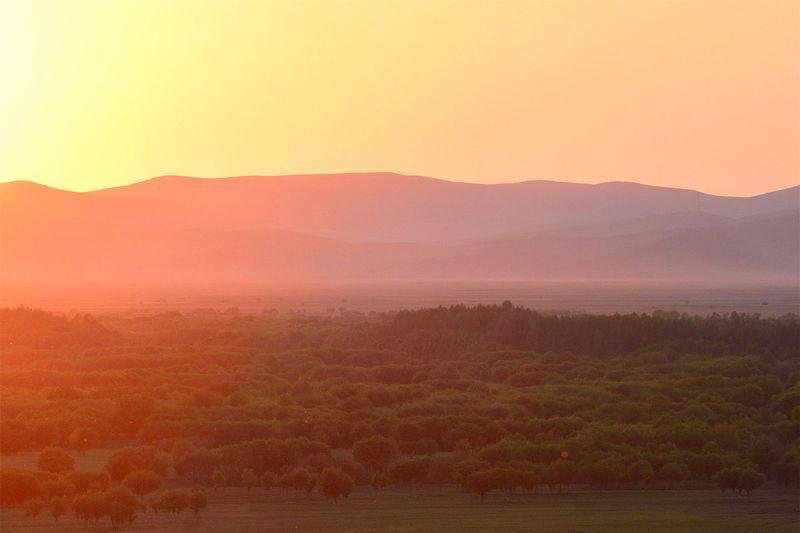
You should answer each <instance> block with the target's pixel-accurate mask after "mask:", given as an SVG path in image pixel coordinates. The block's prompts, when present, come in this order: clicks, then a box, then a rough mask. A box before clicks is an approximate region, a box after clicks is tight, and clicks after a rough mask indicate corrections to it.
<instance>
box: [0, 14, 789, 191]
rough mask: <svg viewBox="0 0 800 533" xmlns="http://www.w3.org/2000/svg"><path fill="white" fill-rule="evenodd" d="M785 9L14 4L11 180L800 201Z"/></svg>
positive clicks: (6, 56)
mask: <svg viewBox="0 0 800 533" xmlns="http://www.w3.org/2000/svg"><path fill="white" fill-rule="evenodd" d="M798 5H799V3H798V2H797V1H796V0H787V1H768V0H757V1H733V0H732V1H710V0H709V1H699V2H691V1H679V0H670V1H658V0H641V1H632V0H629V1H614V0H603V1H590V0H583V1H577V0H576V1H560V2H557V1H554V2H546V1H534V0H530V1H524V2H514V1H481V2H470V1H444V0H431V1H426V2H419V1H399V0H398V1H392V2H389V1H378V0H370V1H361V2H359V1H350V2H344V1H336V0H322V1H287V2H277V1H276V2H271V1H268V0H262V1H252V2H247V1H234V0H224V1H223V0H220V1H217V2H202V1H200V0H191V1H188V0H187V1H182V0H134V1H127V0H113V1H111V0H109V1H87V0H64V1H35V0H3V1H2V2H0V75H2V77H3V80H2V83H0V180H10V179H31V180H35V181H38V182H41V183H46V184H49V185H53V186H57V187H61V188H67V189H74V190H86V189H93V188H100V187H106V186H111V185H118V184H122V183H129V182H132V181H138V180H141V179H145V178H149V177H152V176H156V175H161V174H173V173H174V174H186V175H195V176H230V175H237V174H287V173H299V172H338V171H371V170H390V171H398V172H405V173H418V174H425V175H430V176H436V177H444V178H449V179H458V180H464V181H480V182H503V181H518V180H523V179H534V178H547V179H564V180H570V181H582V182H599V181H608V180H617V179H622V180H633V181H639V182H644V183H650V184H657V185H668V186H677V187H691V188H697V189H700V190H703V191H707V192H712V193H720V194H737V195H750V194H756V193H761V192H765V191H768V190H773V189H778V188H783V187H787V186H791V185H795V184H797V183H798V182H800V177H799V176H800V101H799V100H800V73H799V70H800V67H799V62H800V59H799V58H800V45H799V44H798V41H799V37H798V35H799V34H800V31H799V30H798V28H799V27H800V8H798Z"/></svg>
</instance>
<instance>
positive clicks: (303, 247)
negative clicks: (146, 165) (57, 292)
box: [0, 173, 800, 284]
mask: <svg viewBox="0 0 800 533" xmlns="http://www.w3.org/2000/svg"><path fill="white" fill-rule="evenodd" d="M799 213H800V188H798V187H793V188H790V189H785V190H782V191H776V192H773V193H768V194H764V195H760V196H755V197H751V198H734V197H723V196H712V195H707V194H703V193H698V192H696V191H690V190H683V189H670V188H663V187H651V186H646V185H640V184H635V183H624V182H612V183H604V184H599V185H584V184H574V183H560V182H553V181H527V182H521V183H513V184H497V185H479V184H467V183H455V182H449V181H443V180H436V179H432V178H425V177H420V176H403V175H398V174H385V173H380V174H331V175H303V176H277V177H259V176H248V177H237V178H226V179H197V178H186V177H180V176H165V177H161V178H155V179H152V180H148V181H145V182H141V183H137V184H133V185H129V186H125V187H117V188H112V189H105V190H100V191H94V192H88V193H74V192H66V191H61V190H57V189H52V188H49V187H44V186H41V185H37V184H34V183H31V182H10V183H5V184H0V280H1V281H3V282H4V283H16V282H29V283H42V284H44V283H59V282H61V281H64V282H80V281H82V280H95V281H101V282H108V283H113V282H126V283H137V282H147V283H151V282H164V283H174V282H178V281H185V282H197V283H208V284H213V283H217V282H225V283H230V282H248V283H249V282H264V281H269V280H290V279H291V280H303V279H309V280H311V279H313V280H334V279H387V278H394V279H407V278H412V279H413V278H434V279H443V278H444V279H506V278H523V279H535V278H547V279H575V278H587V279H600V278H602V279H634V278H636V279H640V278H648V279H652V278H667V279H697V280H706V279H725V280H730V281H737V280H739V281H792V280H796V279H797V276H798V268H800V266H799V265H798V262H799V261H800V259H798V258H799V257H800V244H798V243H800V215H799Z"/></svg>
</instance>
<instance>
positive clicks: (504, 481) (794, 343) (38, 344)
mask: <svg viewBox="0 0 800 533" xmlns="http://www.w3.org/2000/svg"><path fill="white" fill-rule="evenodd" d="M0 319H2V322H0V331H4V333H3V336H2V339H3V342H4V344H3V352H2V361H0V362H2V366H0V385H2V387H0V451H1V452H2V453H6V454H8V453H17V452H21V451H41V450H44V451H43V452H42V454H43V455H44V459H42V458H41V457H40V471H31V472H21V471H17V470H14V471H11V470H4V471H3V472H2V476H3V477H2V478H0V481H1V482H0V493H2V498H3V499H2V503H3V504H4V505H12V506H19V505H26V506H29V507H30V512H31V513H34V512H36V509H40V510H41V509H51V512H54V511H53V509H55V514H54V515H53V516H54V517H55V515H56V514H59V513H61V514H63V512H61V509H62V508H68V509H71V510H72V512H73V513H74V514H75V516H80V517H81V518H84V519H87V518H85V517H87V516H89V517H90V518H88V520H91V519H96V517H97V516H108V517H110V518H111V519H112V520H114V521H124V520H127V519H129V518H130V516H131V515H130V514H129V513H128V514H126V512H127V511H126V509H128V508H129V507H130V505H132V504H131V502H132V501H133V500H131V498H130V497H129V495H128V494H129V493H130V494H132V495H133V497H134V498H135V499H136V502H137V503H136V505H138V509H139V510H141V509H143V508H145V509H149V510H152V511H160V510H166V509H183V508H188V507H187V506H190V501H191V497H192V494H195V495H196V494H199V492H197V491H195V492H194V493H192V492H191V489H185V490H186V491H188V492H186V493H183V496H180V494H179V493H174V494H173V493H165V494H162V495H161V496H153V497H152V498H150V497H149V495H151V494H160V492H158V491H159V490H161V492H163V491H164V490H165V489H164V488H163V481H164V480H165V479H179V480H180V484H181V485H182V486H192V485H198V486H201V487H206V489H204V490H210V489H211V488H219V487H225V486H241V487H247V488H248V489H253V488H257V487H258V488H261V489H264V490H284V491H287V490H290V491H298V493H300V494H304V493H312V492H315V491H317V492H319V493H321V494H323V495H325V496H327V497H329V498H334V499H335V498H339V497H346V496H347V495H348V494H349V493H350V491H351V490H352V488H353V487H354V486H357V485H371V486H372V487H374V488H375V489H383V488H384V487H387V486H390V485H407V484H443V483H448V484H459V485H461V486H462V487H463V488H464V489H465V490H468V491H470V492H474V493H476V494H479V495H481V496H482V495H484V494H486V493H487V492H490V491H493V490H506V491H513V490H526V491H529V490H539V491H554V492H557V491H562V490H571V489H572V488H574V487H584V488H593V487H596V488H603V489H616V488H638V489H648V488H659V489H663V488H667V489H669V488H682V487H683V488H691V487H711V486H717V487H719V488H720V489H721V490H723V491H733V492H740V493H745V494H746V493H749V492H750V491H752V490H754V489H757V488H758V487H760V486H763V485H764V484H777V485H785V486H797V485H798V483H799V482H800V444H799V443H800V357H799V356H798V331H799V330H800V326H798V319H797V317H796V316H787V317H782V318H761V317H758V316H751V315H738V314H731V315H725V316H710V317H688V316H682V315H676V314H672V313H658V314H655V315H635V314H634V315H614V316H570V317H561V316H554V315H542V314H538V313H535V312H533V311H529V310H527V309H522V308H518V307H514V306H512V305H510V304H504V305H502V306H478V307H474V308H467V307H462V306H455V307H451V308H446V309H445V308H439V309H428V310H420V311H404V312H400V313H395V314H391V315H380V316H360V317H359V316H353V315H349V316H346V317H339V318H322V317H280V316H278V317H276V316H273V315H243V314H239V313H235V312H228V313H209V312H203V313H187V314H179V313H168V314H162V315H152V316H143V317H122V316H103V317H96V318H95V317H87V316H81V317H76V318H73V319H66V318H63V317H58V316H54V315H50V314H47V313H43V312H41V311H31V310H25V309H15V310H5V311H2V312H0ZM90 331H96V332H97V334H98V339H99V340H98V341H97V342H92V341H91V338H87V337H86V336H87V335H88V337H91V333H87V332H90ZM58 339H60V340H58ZM59 342H63V343H64V344H63V346H59V345H58V343H59ZM119 441H127V442H130V441H135V442H136V445H134V446H128V447H127V448H122V449H119V450H118V451H115V452H114V453H112V454H111V456H110V457H109V460H108V463H107V465H106V466H105V468H104V469H103V470H102V471H98V472H77V473H76V472H72V471H71V470H72V467H70V464H69V460H68V459H65V458H64V456H65V455H66V456H67V457H69V456H74V455H75V454H78V453H82V452H84V451H86V450H89V449H94V448H105V447H119V445H118V444H117V443H118V442H119ZM52 447H55V448H58V450H55V451H54V450H52V449H47V450H45V449H46V448H52ZM65 450H66V451H65ZM59 457H60V460H61V463H59V461H58V458H59ZM48 458H49V459H48ZM48 461H49V462H48ZM9 476H11V477H9ZM14 476H16V477H14ZM20 476H23V477H24V479H25V480H26V481H25V482H20V481H19V479H21V478H20ZM25 476H27V477H25ZM52 476H56V478H53V477H52ZM9 479H16V480H17V481H9ZM31 479H33V480H34V481H31ZM86 480H89V481H86ZM37 483H38V485H37ZM55 485H58V486H60V487H61V488H59V489H58V490H55V489H53V488H52V486H55ZM10 486H15V487H29V488H30V490H29V491H28V492H27V493H25V494H23V495H19V494H17V495H15V496H8V494H9V492H8V490H9V489H8V487H10ZM37 487H38V488H37ZM46 487H47V488H46ZM175 490H179V489H175ZM180 490H184V489H180ZM37 491H38V492H37ZM125 491H128V492H125ZM198 491H200V489H198ZM167 492H169V491H167ZM201 492H202V491H201ZM148 498H149V499H148ZM195 498H198V499H199V498H201V497H200V496H195ZM166 501H171V502H172V503H164V502H166ZM28 502H33V503H28ZM78 502H84V503H80V504H78ZM86 502H89V503H91V502H94V504H92V505H94V506H95V507H92V508H93V509H95V510H94V511H91V512H89V511H85V512H84V511H83V510H81V509H84V508H85V506H86V505H89V503H86ZM103 502H105V503H103ZM126 502H127V503H126ZM159 502H161V503H159ZM181 502H186V505H183V506H182V505H181ZM76 504H78V505H77V507H76ZM47 506H50V507H47ZM126 506H127V507H126ZM89 507H91V505H89ZM97 509H100V510H97ZM103 509H105V511H103ZM112 509H116V511H114V513H116V514H115V515H114V516H112V515H111V514H112ZM176 512H180V511H176ZM87 513H88V514H87ZM91 513H95V514H91ZM97 513H100V515H97ZM103 513H105V514H103ZM59 516H60V515H59Z"/></svg>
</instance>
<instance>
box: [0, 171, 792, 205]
mask: <svg viewBox="0 0 800 533" xmlns="http://www.w3.org/2000/svg"><path fill="white" fill-rule="evenodd" d="M369 175H372V176H378V175H391V176H402V177H407V178H423V179H427V180H433V181H439V182H447V183H453V184H461V185H471V186H479V187H480V186H503V185H505V186H509V185H521V184H525V183H556V184H563V185H581V186H586V187H595V186H600V185H610V184H629V185H638V186H643V187H651V188H654V189H667V190H681V191H692V192H697V193H700V194H704V195H706V196H715V197H720V198H756V197H759V196H764V195H767V194H772V193H777V192H782V191H788V190H791V189H795V188H799V187H800V183H798V184H797V185H790V186H788V187H783V188H780V189H774V190H767V191H765V192H761V193H757V194H753V195H749V196H742V195H729V194H715V193H710V192H706V191H703V190H700V189H694V188H685V187H672V186H666V185H652V184H649V183H644V182H640V181H635V180H632V179H611V180H607V181H596V182H590V183H588V182H581V181H570V180H571V179H574V178H563V179H554V178H529V179H520V180H517V181H503V182H478V181H463V180H462V179H458V178H441V177H434V176H426V175H423V174H413V173H411V174H406V173H403V172H396V171H386V170H381V171H356V172H313V173H294V174H236V175H227V176H190V175H186V174H161V175H158V176H153V177H150V178H144V179H138V180H135V181H131V182H128V183H124V184H120V185H111V186H108V187H99V188H96V189H86V190H75V189H67V188H62V187H56V186H53V185H48V184H45V183H41V182H39V181H36V180H35V179H24V178H23V179H4V178H1V177H0V186H2V185H4V184H11V183H30V184H33V185H37V186H39V187H44V188H47V189H52V190H56V191H61V192H68V193H75V194H85V193H93V192H101V191H107V190H113V189H122V188H126V187H131V186H135V185H140V184H143V183H148V182H151V181H156V180H163V179H167V178H183V179H187V180H214V181H217V180H232V179H242V178H292V177H301V176H303V177H309V176H369Z"/></svg>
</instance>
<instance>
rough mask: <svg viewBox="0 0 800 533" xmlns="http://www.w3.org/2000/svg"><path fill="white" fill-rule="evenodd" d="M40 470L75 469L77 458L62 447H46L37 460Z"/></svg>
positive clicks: (58, 470)
mask: <svg viewBox="0 0 800 533" xmlns="http://www.w3.org/2000/svg"><path fill="white" fill-rule="evenodd" d="M37 466H38V467H39V470H44V471H45V472H53V473H56V474H58V473H61V472H68V471H70V470H75V459H73V458H72V456H71V455H70V454H68V453H67V452H66V451H64V450H63V449H62V448H45V449H44V450H42V451H41V452H40V453H39V458H38V460H37Z"/></svg>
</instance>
